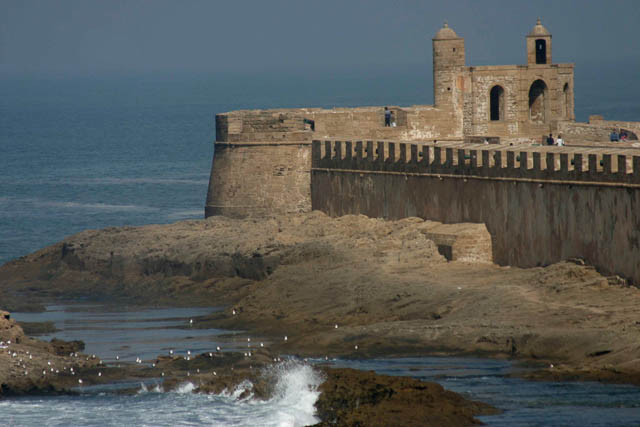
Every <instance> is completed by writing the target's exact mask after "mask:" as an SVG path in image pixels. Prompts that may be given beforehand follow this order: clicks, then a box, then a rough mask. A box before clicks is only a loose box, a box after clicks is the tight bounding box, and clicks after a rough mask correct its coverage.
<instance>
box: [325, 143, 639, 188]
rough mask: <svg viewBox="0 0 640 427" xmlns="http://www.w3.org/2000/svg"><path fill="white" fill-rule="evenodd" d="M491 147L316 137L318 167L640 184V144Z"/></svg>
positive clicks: (566, 182) (585, 182)
mask: <svg viewBox="0 0 640 427" xmlns="http://www.w3.org/2000/svg"><path fill="white" fill-rule="evenodd" d="M486 147H487V146H486V145H480V144H469V145H459V146H457V147H439V146H437V145H433V144H431V145H427V144H412V143H396V142H386V141H318V140H315V141H313V145H312V168H313V169H333V170H353V171H362V172H385V173H402V174H427V175H436V176H440V177H445V176H451V177H459V178H466V179H495V180H513V181H527V182H538V181H539V182H541V183H542V182H545V181H549V182H556V183H559V184H561V183H564V184H567V185H574V184H576V185H580V184H582V185H594V184H596V185H598V184H602V185H619V186H632V187H636V186H640V150H636V151H634V152H633V153H630V154H626V153H625V154H621V153H619V152H607V151H604V150H599V151H597V150H589V151H580V150H577V149H570V148H566V147H565V148H560V147H558V148H555V147H553V148H547V147H539V148H538V149H535V147H529V149H527V150H511V149H508V148H506V147H501V148H496V149H492V148H486Z"/></svg>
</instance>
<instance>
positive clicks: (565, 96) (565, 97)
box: [562, 83, 571, 118]
mask: <svg viewBox="0 0 640 427" xmlns="http://www.w3.org/2000/svg"><path fill="white" fill-rule="evenodd" d="M570 102H571V101H570V98H569V83H565V84H564V87H563V88H562V115H563V116H564V117H565V118H569V109H570V106H569V103H570Z"/></svg>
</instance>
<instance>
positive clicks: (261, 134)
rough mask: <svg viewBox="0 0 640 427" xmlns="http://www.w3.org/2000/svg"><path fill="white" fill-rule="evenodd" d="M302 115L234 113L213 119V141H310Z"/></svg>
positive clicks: (272, 112) (290, 112)
mask: <svg viewBox="0 0 640 427" xmlns="http://www.w3.org/2000/svg"><path fill="white" fill-rule="evenodd" d="M303 119H304V117H303V115H302V114H301V112H296V111H293V110H291V111H283V110H252V111H234V112H232V113H224V114H217V115H216V140H217V141H219V142H246V141H262V142H267V141H272V142H278V141H311V135H312V132H311V130H310V129H308V126H305V123H304V120H303Z"/></svg>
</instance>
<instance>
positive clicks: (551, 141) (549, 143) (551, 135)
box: [547, 133, 554, 145]
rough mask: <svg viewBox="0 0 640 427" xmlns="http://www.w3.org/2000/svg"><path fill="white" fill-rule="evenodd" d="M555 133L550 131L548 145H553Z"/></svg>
mask: <svg viewBox="0 0 640 427" xmlns="http://www.w3.org/2000/svg"><path fill="white" fill-rule="evenodd" d="M553 142H554V141H553V134H552V133H550V134H549V136H548V137H547V145H553Z"/></svg>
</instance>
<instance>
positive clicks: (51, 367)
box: [0, 309, 358, 385]
mask: <svg viewBox="0 0 640 427" xmlns="http://www.w3.org/2000/svg"><path fill="white" fill-rule="evenodd" d="M231 313H232V315H233V316H236V315H237V314H238V312H237V311H236V309H232V310H231ZM189 326H191V327H192V326H193V319H189ZM334 329H338V324H337V323H336V324H335V325H334ZM283 340H284V342H287V341H288V340H289V337H288V336H287V335H285V336H284V337H283ZM10 345H11V341H10V340H8V341H6V342H5V341H0V349H7V348H9V346H10ZM247 347H248V348H249V349H250V348H251V338H250V337H248V338H247ZM260 347H261V348H263V347H264V342H260ZM354 349H355V350H358V346H357V345H355V346H354ZM221 351H222V348H221V347H220V346H216V352H217V353H220V352H221ZM8 354H9V355H10V356H11V357H12V358H16V357H20V356H21V355H20V354H19V353H18V352H16V351H13V352H12V351H11V350H8ZM27 356H28V357H29V359H30V360H31V359H33V355H32V354H31V353H30V352H29V351H26V352H25V353H24V357H27ZM169 356H171V357H174V350H173V349H170V350H169ZM251 356H252V352H251V350H247V351H246V352H244V357H251ZM69 357H75V358H77V357H79V355H78V353H77V352H71V353H70V354H69ZM209 357H213V352H209ZM183 358H184V360H187V361H190V360H191V350H187V353H186V356H183ZM90 359H91V360H94V359H96V355H95V354H92V355H91V356H87V358H86V360H87V361H89V360H90ZM116 360H117V361H119V360H120V356H119V355H116ZM281 360H282V359H280V358H279V357H275V358H274V359H273V361H274V362H280V361H281ZM305 360H306V359H305ZM325 360H328V357H327V356H325ZM142 362H143V360H142V359H141V358H140V357H136V361H135V363H136V364H142ZM17 363H18V366H19V367H20V368H22V369H23V372H24V375H25V376H27V375H29V371H28V369H27V365H26V363H25V362H24V360H23V358H22V357H20V358H19V359H18V361H17ZM98 365H99V366H104V363H103V361H102V360H98ZM118 366H119V365H118ZM152 367H154V368H155V367H156V364H155V363H152ZM68 369H69V371H68V372H69V374H71V375H73V376H75V375H76V372H75V370H74V369H73V366H69V367H68ZM62 371H63V373H65V372H66V371H67V366H62ZM197 372H198V373H200V369H197ZM51 374H60V370H59V369H56V368H55V367H54V364H53V363H52V362H51V361H50V360H49V361H47V368H46V369H43V370H42V376H43V377H45V376H46V375H51ZM212 374H213V375H214V376H215V375H217V373H216V371H213V372H212ZM161 375H162V377H164V376H165V373H164V372H162V374H161ZM190 375H191V374H190V372H187V376H190ZM98 377H102V372H101V371H99V372H98ZM78 384H79V385H82V384H83V380H82V379H81V378H79V379H78Z"/></svg>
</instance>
